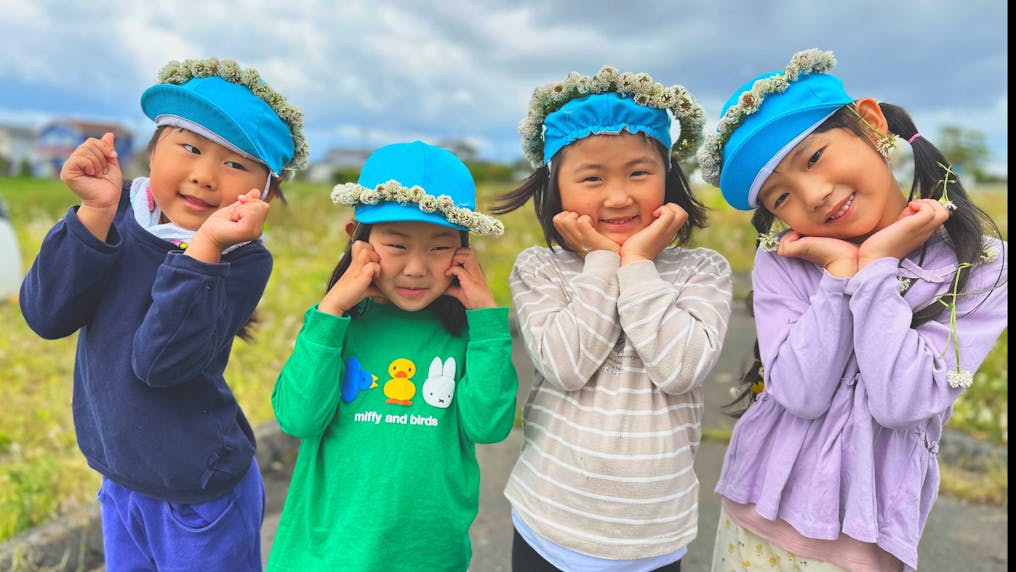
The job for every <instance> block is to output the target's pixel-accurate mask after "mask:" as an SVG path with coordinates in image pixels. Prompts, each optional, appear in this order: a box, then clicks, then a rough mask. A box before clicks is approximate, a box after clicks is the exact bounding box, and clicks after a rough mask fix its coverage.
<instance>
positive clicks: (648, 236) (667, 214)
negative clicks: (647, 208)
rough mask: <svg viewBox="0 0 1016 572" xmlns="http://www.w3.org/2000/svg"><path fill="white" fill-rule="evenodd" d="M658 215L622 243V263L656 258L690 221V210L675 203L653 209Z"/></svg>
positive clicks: (654, 213) (655, 214)
mask: <svg viewBox="0 0 1016 572" xmlns="http://www.w3.org/2000/svg"><path fill="white" fill-rule="evenodd" d="M653 216H654V217H656V218H655V219H654V220H653V221H652V222H651V223H649V225H648V226H646V227H645V228H643V229H642V230H640V231H638V232H636V233H635V234H633V235H631V236H630V237H629V238H628V240H626V241H624V244H622V245H621V264H622V265H624V264H628V263H630V262H638V261H640V260H655V259H656V257H657V256H659V255H660V253H661V252H663V249H665V248H667V246H669V245H670V244H671V243H673V242H674V240H675V239H676V238H677V231H678V230H680V229H681V227H682V226H684V224H685V223H686V222H688V212H687V211H685V210H684V209H683V208H681V207H680V206H678V205H676V204H674V203H666V204H664V205H662V206H660V207H659V208H657V209H656V210H654V211H653Z"/></svg>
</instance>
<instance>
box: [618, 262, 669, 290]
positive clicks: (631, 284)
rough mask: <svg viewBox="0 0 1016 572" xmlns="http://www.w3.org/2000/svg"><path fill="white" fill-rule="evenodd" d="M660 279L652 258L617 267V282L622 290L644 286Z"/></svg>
mask: <svg viewBox="0 0 1016 572" xmlns="http://www.w3.org/2000/svg"><path fill="white" fill-rule="evenodd" d="M659 280H660V273H659V272H657V271H656V265H655V264H653V261H652V260H640V261H638V262H632V263H631V264H625V265H624V266H621V267H620V268H618V269H617V284H618V286H619V287H620V288H621V290H622V291H626V290H631V289H635V288H641V287H645V286H646V285H647V284H652V283H653V282H656V281H659Z"/></svg>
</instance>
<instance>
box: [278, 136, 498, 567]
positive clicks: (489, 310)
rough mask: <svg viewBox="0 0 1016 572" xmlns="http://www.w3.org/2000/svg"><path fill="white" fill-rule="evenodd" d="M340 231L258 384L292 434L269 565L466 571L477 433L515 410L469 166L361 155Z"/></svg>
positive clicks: (343, 195)
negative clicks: (286, 352) (342, 239)
mask: <svg viewBox="0 0 1016 572" xmlns="http://www.w3.org/2000/svg"><path fill="white" fill-rule="evenodd" d="M332 200H333V201H334V202H336V203H338V204H343V205H355V207H356V208H355V212H356V220H355V222H351V223H350V224H349V225H348V226H347V231H348V232H349V233H350V237H351V241H350V244H349V246H348V247H347V248H346V251H345V253H344V254H343V256H342V258H341V259H340V260H339V263H338V265H337V266H336V267H335V271H334V272H333V273H332V277H331V280H330V281H329V283H328V289H327V293H326V294H325V296H324V298H322V300H321V302H320V303H318V304H316V305H315V306H313V307H311V308H310V309H309V310H307V312H306V314H305V316H304V325H303V329H302V330H301V332H300V335H299V336H298V337H297V340H296V346H295V348H294V349H293V354H292V355H291V356H290V358H289V360H288V361H287V362H286V365H285V367H283V369H282V372H281V373H280V374H279V379H278V381H277V382H276V385H275V391H274V392H273V393H272V406H273V407H274V408H275V415H276V416H277V417H278V420H279V425H280V426H281V427H282V430H283V431H285V432H286V433H289V434H290V435H293V436H295V437H298V438H300V439H301V445H300V452H299V455H298V456H297V461H296V468H295V470H294V473H293V478H292V481H291V484H290V488H289V494H288V497H287V498H286V505H285V507H284V509H283V511H282V518H281V520H280V521H279V527H278V530H277V532H276V536H275V540H274V544H273V547H272V553H271V557H270V558H269V561H268V568H269V569H270V570H294V571H301V572H302V571H304V570H365V571H366V570H385V571H394V570H407V571H414V572H415V571H418V570H466V568H467V567H468V565H469V560H470V557H471V553H472V549H471V548H470V544H469V526H470V524H471V523H472V521H473V519H474V518H475V517H476V512H477V508H478V502H479V485H480V480H479V478H480V476H479V465H478V464H477V462H476V454H475V444H476V443H496V442H498V441H502V440H503V439H505V437H507V436H508V433H509V432H510V431H511V427H512V422H513V420H514V417H515V394H516V392H517V391H518V378H517V376H516V374H515V368H514V366H513V365H512V362H511V334H510V333H509V330H508V309H507V308H504V307H500V308H499V307H496V304H495V302H494V296H493V294H491V291H490V288H489V287H488V286H487V282H486V279H485V278H484V276H483V272H482V271H481V269H480V263H479V261H478V260H477V257H476V253H475V251H473V250H472V249H470V248H469V232H470V231H472V232H475V233H478V234H483V235H497V234H501V233H502V232H503V230H504V227H503V225H502V224H501V223H500V222H499V221H497V220H496V219H493V218H491V217H489V216H487V215H483V214H480V213H478V212H474V210H473V209H474V208H475V205H476V198H475V189H474V186H473V179H472V176H470V174H469V170H468V169H467V168H466V166H465V165H464V164H463V163H462V162H461V161H459V160H458V159H457V158H456V157H455V156H454V155H452V154H451V153H449V152H448V151H445V150H443V149H440V148H438V147H434V146H431V145H427V144H425V143H421V142H419V141H416V142H413V143H398V144H393V145H388V146H386V147H382V148H380V149H378V150H377V151H375V152H374V153H373V154H372V155H371V156H370V157H369V158H368V159H367V162H366V163H365V164H364V166H363V169H362V171H361V173H360V178H359V183H358V184H346V185H338V186H336V187H335V190H334V191H333V192H332Z"/></svg>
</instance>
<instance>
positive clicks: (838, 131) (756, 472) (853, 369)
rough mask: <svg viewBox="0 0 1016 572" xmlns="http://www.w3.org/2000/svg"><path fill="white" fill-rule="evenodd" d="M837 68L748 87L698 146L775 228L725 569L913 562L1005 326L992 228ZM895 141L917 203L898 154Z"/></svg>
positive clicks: (785, 74)
mask: <svg viewBox="0 0 1016 572" xmlns="http://www.w3.org/2000/svg"><path fill="white" fill-rule="evenodd" d="M834 63H835V60H834V59H833V55H832V53H831V52H822V51H818V50H808V51H804V52H800V53H798V54H797V55H795V56H794V58H793V60H792V61H791V63H790V65H789V66H787V68H786V69H785V70H782V71H779V72H774V73H769V74H764V75H761V76H759V77H757V78H755V79H753V80H751V81H749V82H748V83H746V84H745V85H743V86H742V87H741V88H740V89H738V90H737V91H736V92H735V93H734V95H733V96H732V97H731V98H730V99H729V100H728V102H727V105H726V107H725V109H724V113H723V116H722V118H721V120H720V123H719V127H718V129H717V132H716V134H714V135H711V136H710V138H709V139H708V140H707V142H706V144H705V145H704V146H703V148H702V150H701V151H700V152H699V161H700V165H702V168H703V173H704V176H705V178H706V180H707V181H709V182H710V183H712V184H714V185H718V186H719V187H720V189H721V190H722V192H723V195H724V197H725V198H726V200H727V201H728V202H729V203H730V204H731V205H732V206H734V207H736V208H740V209H752V208H753V209H755V214H754V217H753V223H754V225H755V226H756V228H757V229H758V230H759V232H760V233H762V234H764V235H765V238H764V239H763V240H762V241H761V246H762V247H761V248H760V249H759V250H758V252H757V254H756V257H755V268H754V270H753V273H752V283H753V288H754V313H755V320H756V325H757V329H758V348H757V349H758V352H759V355H760V357H761V359H760V365H761V371H756V374H757V375H758V376H760V377H749V378H748V379H747V381H748V382H749V383H753V384H755V386H756V390H758V391H759V392H758V393H757V394H756V396H755V397H754V399H752V401H753V402H752V403H750V405H749V407H748V408H747V411H746V412H745V413H744V415H743V416H742V417H740V419H739V420H738V422H737V424H736V426H735V428H734V433H733V437H732V439H731V442H730V446H729V448H728V450H727V454H726V458H725V460H724V464H723V470H722V472H721V475H720V480H719V483H718V484H717V487H716V491H717V492H718V493H720V494H721V495H722V496H723V510H724V513H725V514H724V515H721V518H720V526H719V530H718V532H717V536H716V544H715V553H714V558H713V570H715V571H724V572H726V571H729V570H744V569H746V568H747V567H749V565H751V564H756V565H758V564H765V565H766V566H771V565H772V566H774V567H775V569H779V570H787V571H790V570H798V569H803V568H804V566H805V562H807V570H809V571H811V572H815V571H816V570H840V569H846V570H880V571H881V570H893V571H896V570H900V569H901V568H905V569H907V570H911V569H914V568H916V567H917V545H918V541H919V539H920V536H921V531H922V530H923V528H924V524H925V522H926V521H927V518H928V513H929V512H930V510H931V507H932V505H933V504H934V502H935V498H936V496H937V493H938V485H939V477H938V462H937V459H936V458H935V453H936V452H937V450H938V442H939V439H940V438H941V435H942V426H943V424H944V423H945V421H946V420H947V419H948V417H949V414H950V412H951V408H952V404H953V402H954V401H955V400H956V398H957V397H959V395H960V394H961V393H962V391H963V389H964V388H966V387H968V386H969V385H970V383H971V381H972V374H973V373H974V372H975V371H977V368H978V366H979V365H980V364H981V361H982V360H983V359H984V357H985V355H986V354H987V353H988V352H989V350H990V349H991V348H992V345H993V344H994V343H995V340H996V339H997V338H998V336H999V335H1000V333H1001V332H1002V330H1003V329H1005V327H1006V325H1007V323H1008V312H1007V310H1006V301H1007V298H1008V288H1007V286H1006V281H1007V277H1008V269H1007V266H1008V265H1007V256H1006V243H1005V242H1002V241H1001V240H999V239H998V238H995V237H989V236H986V235H985V232H984V230H983V229H985V228H987V229H990V230H991V231H993V232H994V234H996V235H997V234H998V229H997V227H996V226H995V225H994V223H992V222H991V221H990V219H988V217H987V215H985V214H984V213H983V212H981V211H980V210H979V209H978V208H977V207H976V206H974V204H973V203H972V202H971V201H970V199H969V198H968V197H967V194H966V192H965V191H964V189H963V186H962V185H961V184H960V182H959V180H958V179H957V178H956V175H955V173H953V172H952V170H951V169H950V167H949V162H948V161H947V160H946V159H945V158H944V157H943V156H942V155H941V153H939V151H938V150H937V149H936V148H935V147H934V145H932V144H931V142H930V141H928V140H927V138H925V137H924V136H923V135H922V134H921V133H920V132H919V131H918V130H917V128H916V127H915V126H914V125H913V123H912V121H911V119H910V117H909V116H908V115H907V114H906V113H905V112H904V111H903V110H902V109H900V108H899V107H896V106H893V105H889V104H886V103H881V104H880V103H878V102H876V101H875V100H873V99H867V98H864V99H858V100H854V99H852V98H851V97H849V96H848V95H847V94H846V92H845V91H844V89H843V86H842V83H841V82H840V80H838V79H837V78H835V77H833V76H830V75H828V74H826V73H825V72H826V71H828V70H829V69H830V68H831V67H832V66H833V64H834ZM897 138H902V139H905V140H906V141H907V142H909V144H910V146H911V147H912V149H913V154H914V174H915V177H914V183H913V186H912V188H911V190H910V192H909V194H904V193H903V192H901V190H900V188H899V185H898V184H897V183H896V182H895V179H894V177H893V173H892V170H891V168H890V164H889V162H888V160H887V158H886V157H887V155H888V151H889V150H890V149H891V148H892V147H893V146H894V145H895V143H896V140H897ZM777 223H778V224H779V225H780V227H779V228H782V227H786V228H787V229H788V230H786V231H785V232H783V233H782V234H780V235H778V236H777V235H774V234H771V233H773V232H774V231H775V230H777V228H778V227H777ZM759 382H761V383H759ZM932 567H934V566H932ZM767 569H770V568H767Z"/></svg>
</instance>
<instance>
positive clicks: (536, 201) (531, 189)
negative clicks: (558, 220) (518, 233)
mask: <svg viewBox="0 0 1016 572" xmlns="http://www.w3.org/2000/svg"><path fill="white" fill-rule="evenodd" d="M557 173H558V168H557V163H556V162H555V163H550V164H546V165H541V166H540V167H538V168H537V169H536V170H535V171H533V173H532V174H531V175H529V176H528V177H526V178H525V180H523V181H522V183H521V184H519V186H517V187H515V188H514V189H512V190H511V191H508V192H507V193H505V194H503V195H500V196H498V197H497V198H495V199H494V206H493V207H492V208H491V209H490V212H491V213H493V214H496V215H499V214H507V213H510V212H512V211H514V210H518V209H520V208H522V206H523V205H525V204H526V202H527V201H528V200H529V199H532V200H533V210H534V212H535V213H536V220H538V221H540V228H541V229H542V230H543V239H544V240H545V241H546V243H547V246H548V247H549V248H551V249H553V248H554V245H555V244H556V245H558V246H560V247H561V248H563V249H565V250H570V249H569V248H568V246H567V245H566V244H565V243H564V238H562V237H561V235H560V234H559V233H558V232H557V229H556V228H554V215H556V214H557V213H559V212H561V195H560V193H559V192H558V190H557Z"/></svg>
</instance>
